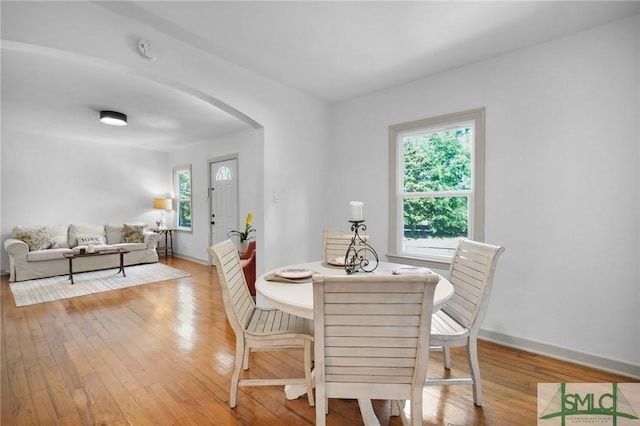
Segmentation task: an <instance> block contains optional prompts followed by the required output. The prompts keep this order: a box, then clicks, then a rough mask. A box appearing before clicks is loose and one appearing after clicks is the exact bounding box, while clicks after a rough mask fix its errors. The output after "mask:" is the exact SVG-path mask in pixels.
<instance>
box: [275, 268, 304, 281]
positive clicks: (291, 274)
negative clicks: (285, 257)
mask: <svg viewBox="0 0 640 426" xmlns="http://www.w3.org/2000/svg"><path fill="white" fill-rule="evenodd" d="M276 275H277V276H279V277H282V278H287V279H289V280H301V279H304V278H310V277H311V276H312V275H313V271H311V270H309V269H298V268H289V269H280V270H279V271H278V273H277V274H276Z"/></svg>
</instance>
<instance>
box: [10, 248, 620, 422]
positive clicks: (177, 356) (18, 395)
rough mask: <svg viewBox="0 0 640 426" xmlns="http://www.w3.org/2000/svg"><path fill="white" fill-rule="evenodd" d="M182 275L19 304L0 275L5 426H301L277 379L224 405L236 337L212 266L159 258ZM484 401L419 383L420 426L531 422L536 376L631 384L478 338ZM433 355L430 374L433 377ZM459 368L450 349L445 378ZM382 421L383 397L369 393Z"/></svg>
mask: <svg viewBox="0 0 640 426" xmlns="http://www.w3.org/2000/svg"><path fill="white" fill-rule="evenodd" d="M161 261H162V262H165V263H167V264H169V265H173V266H175V267H178V268H180V269H183V270H186V271H189V272H190V273H191V274H192V275H191V277H188V278H181V279H178V280H172V281H164V282H160V283H154V284H147V285H143V286H138V287H132V288H128V289H124V290H118V291H111V292H107V293H100V294H95V295H89V296H83V297H78V298H74V299H68V300H62V301H57V302H50V303H44V304H40V305H34V306H29V307H23V308H16V307H15V305H14V302H13V297H12V296H11V292H10V289H9V285H8V277H6V276H3V277H2V280H1V281H0V287H1V295H0V297H1V308H2V352H1V370H0V374H1V380H2V381H1V388H0V399H1V401H2V404H1V410H2V411H1V417H0V423H1V424H2V426H10V425H29V424H40V425H53V424H61V425H93V424H100V425H127V424H128V425H279V424H286V425H289V426H291V425H307V424H314V418H315V412H314V408H312V407H309V405H308V402H307V398H306V397H302V398H299V399H298V400H293V401H288V400H286V399H285V397H284V393H283V390H282V387H252V388H247V387H245V388H240V390H239V393H238V407H237V408H235V409H231V408H229V405H228V401H229V377H230V374H231V370H232V366H233V359H234V345H235V343H234V336H233V332H232V331H231V329H230V328H229V326H228V324H227V322H226V317H225V313H224V309H223V306H222V300H221V294H220V290H219V288H218V283H217V276H216V272H215V269H214V268H212V267H207V266H204V265H200V264H197V263H193V262H189V261H186V260H182V259H178V258H175V259H173V258H169V259H167V260H164V258H162V260H161ZM301 365H302V359H301V355H300V354H298V353H287V354H275V355H274V354H269V353H256V354H252V364H251V374H252V375H254V377H261V376H268V375H275V374H279V375H284V374H295V375H301V374H302V370H301ZM480 366H481V370H482V374H483V383H484V406H483V407H482V408H477V407H475V406H474V405H473V401H472V399H471V387H470V386H466V385H465V386H450V387H429V388H425V392H424V395H425V401H424V413H425V414H424V416H425V421H424V424H425V425H452V426H463V425H492V426H493V425H510V426H512V425H535V424H536V385H537V383H539V382H613V381H617V382H629V381H632V380H631V379H629V378H625V377H622V376H617V375H613V374H608V373H605V372H601V371H597V370H593V369H589V368H584V367H580V366H577V365H572V364H569V363H566V362H560V361H556V360H553V359H550V358H546V357H542V356H538V355H533V354H529V353H526V352H521V351H517V350H513V349H509V348H505V347H502V346H499V345H495V344H491V343H488V342H481V343H480ZM443 370H444V369H443V368H442V356H441V354H440V353H435V354H434V355H433V356H432V357H431V360H430V363H429V376H435V375H437V374H442V372H443ZM466 371H467V367H466V361H465V359H464V355H463V352H460V351H453V370H452V373H451V374H452V375H454V376H461V375H463V374H464V373H465V372H466ZM329 407H330V414H329V415H328V416H327V424H328V425H354V424H355V425H357V424H362V421H361V418H360V413H359V411H358V406H357V403H356V402H355V401H345V400H334V399H332V400H330V403H329ZM374 409H375V410H376V413H377V415H378V417H379V418H380V422H381V424H382V425H399V424H400V420H399V418H398V417H393V418H391V419H390V418H389V417H388V414H389V404H388V403H387V402H385V401H374Z"/></svg>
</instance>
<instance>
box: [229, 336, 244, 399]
mask: <svg viewBox="0 0 640 426" xmlns="http://www.w3.org/2000/svg"><path fill="white" fill-rule="evenodd" d="M244 353H245V344H244V339H236V359H235V361H234V363H233V372H232V373H231V390H230V396H229V406H230V407H231V408H235V406H236V405H237V402H238V401H237V399H238V381H239V380H240V370H241V368H242V364H243V359H244Z"/></svg>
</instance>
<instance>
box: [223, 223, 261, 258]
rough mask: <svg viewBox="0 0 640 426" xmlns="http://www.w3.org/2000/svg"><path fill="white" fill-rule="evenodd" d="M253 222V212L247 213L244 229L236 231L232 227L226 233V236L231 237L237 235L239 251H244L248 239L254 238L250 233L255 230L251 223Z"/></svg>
mask: <svg viewBox="0 0 640 426" xmlns="http://www.w3.org/2000/svg"><path fill="white" fill-rule="evenodd" d="M252 222H253V213H249V214H248V215H247V220H246V221H245V223H244V231H237V230H235V229H232V230H231V231H229V232H228V233H227V237H229V238H231V237H233V236H236V237H238V239H239V240H240V252H241V253H244V252H245V251H246V250H247V245H248V244H249V240H250V239H252V238H254V237H253V236H252V235H251V233H252V232H256V230H255V229H254V228H253V226H252V225H251V224H252Z"/></svg>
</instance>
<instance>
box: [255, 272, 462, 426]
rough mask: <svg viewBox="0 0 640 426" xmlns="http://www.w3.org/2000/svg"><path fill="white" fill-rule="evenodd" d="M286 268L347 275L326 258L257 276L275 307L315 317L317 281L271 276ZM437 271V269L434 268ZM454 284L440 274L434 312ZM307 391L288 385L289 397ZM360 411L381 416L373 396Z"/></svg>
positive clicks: (368, 417) (372, 421)
mask: <svg viewBox="0 0 640 426" xmlns="http://www.w3.org/2000/svg"><path fill="white" fill-rule="evenodd" d="M402 266H408V265H402V264H398V263H390V262H380V263H379V264H378V267H377V268H376V269H375V270H374V271H373V272H357V273H358V274H373V275H390V274H393V270H394V269H396V268H398V267H402ZM285 269H305V270H307V269H308V270H310V271H313V272H314V273H319V274H323V275H346V274H347V273H346V271H345V269H344V266H333V265H329V264H328V263H327V262H324V261H314V262H307V263H299V264H295V265H288V266H284V267H282V268H278V269H274V270H272V271H268V272H266V273H264V274H262V275H260V276H259V277H258V278H256V291H257V292H258V295H259V296H260V297H262V298H263V299H264V300H265V301H266V302H267V303H268V304H269V305H270V306H271V307H274V308H278V309H280V310H282V311H284V312H287V313H289V314H293V315H297V316H300V317H303V318H308V319H311V320H313V283H312V282H311V280H308V281H305V282H296V283H290V282H279V281H274V280H269V279H268V278H271V277H273V276H274V274H276V273H277V272H278V271H281V270H285ZM432 273H434V272H432ZM454 291H455V290H454V287H453V285H452V284H451V283H450V282H449V280H447V279H446V278H445V277H443V276H442V275H440V281H439V282H438V285H437V286H436V290H435V294H434V297H433V312H436V311H438V310H439V309H440V308H442V306H444V304H445V303H446V301H447V300H449V299H450V298H451V297H452V296H453V293H454ZM305 393H307V390H306V388H305V386H304V385H300V386H293V385H289V386H285V394H286V397H287V399H296V398H298V397H300V396H301V395H304V394H305ZM358 404H359V406H360V411H361V413H362V418H363V420H364V423H365V425H368V426H373V425H378V424H379V422H378V419H377V417H376V415H375V412H374V411H373V406H372V405H371V401H370V400H361V399H359V400H358Z"/></svg>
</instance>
